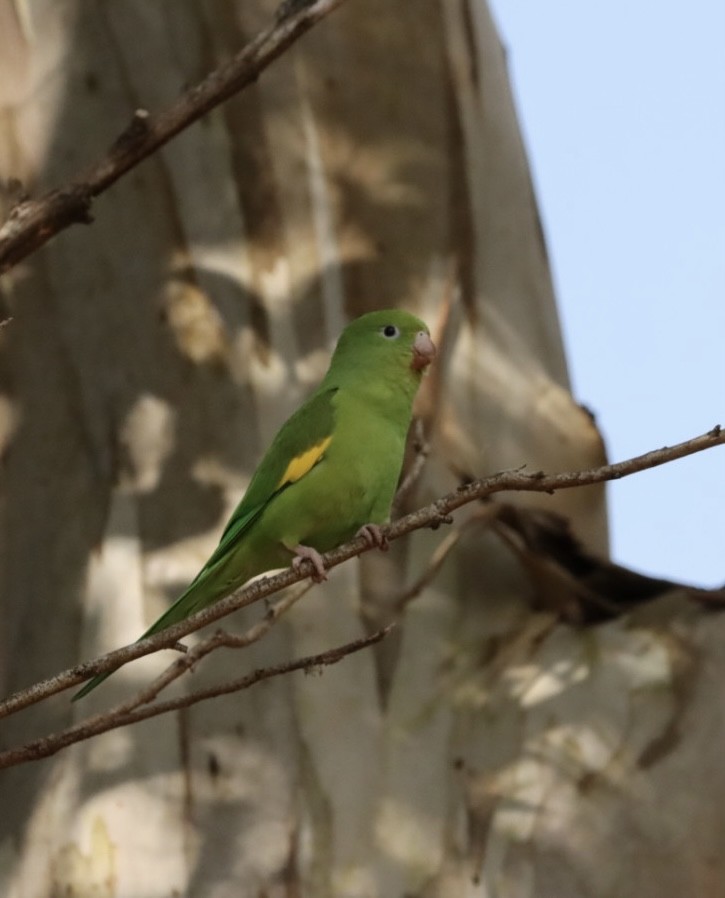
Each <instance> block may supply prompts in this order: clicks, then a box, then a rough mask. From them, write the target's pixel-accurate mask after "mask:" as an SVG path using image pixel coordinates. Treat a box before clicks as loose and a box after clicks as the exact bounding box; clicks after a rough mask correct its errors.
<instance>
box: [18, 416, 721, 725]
mask: <svg viewBox="0 0 725 898" xmlns="http://www.w3.org/2000/svg"><path fill="white" fill-rule="evenodd" d="M724 443H725V431H723V430H722V428H721V427H720V426H719V425H718V426H716V427H714V428H713V429H712V430H710V431H709V432H708V433H705V434H703V435H702V436H698V437H694V438H693V439H691V440H686V441H685V442H684V443H678V444H677V445H676V446H670V447H664V448H662V449H656V450H654V451H653V452H647V453H646V454H644V455H640V456H637V457H636V458H631V459H628V460H626V461H622V462H618V463H617V464H612V465H602V466H601V467H598V468H593V469H591V470H588V471H573V472H566V473H561V474H545V473H544V472H543V471H539V472H537V473H534V474H527V473H524V471H523V470H522V469H519V470H516V471H503V472H501V473H499V474H494V475H492V476H491V477H486V478H484V479H482V480H473V481H471V482H470V483H467V484H466V485H465V486H462V487H460V488H459V489H458V490H456V491H455V492H453V493H449V494H448V495H447V496H443V497H442V498H440V499H438V500H436V501H435V502H433V504H432V505H429V506H427V507H426V508H421V509H419V510H418V511H414V512H413V513H412V514H409V515H406V516H405V517H404V518H400V519H399V520H397V521H395V523H393V524H391V525H390V526H389V527H387V528H385V533H386V535H387V538H388V540H389V541H392V540H396V539H399V538H400V537H401V536H404V535H406V534H407V533H410V532H411V531H413V530H418V529H420V528H422V527H434V528H435V527H438V526H439V525H440V524H441V523H443V522H449V521H450V520H451V518H450V514H451V512H452V511H455V510H456V509H457V508H460V507H461V506H463V505H467V504H468V503H470V502H474V501H476V500H479V499H483V498H485V497H486V496H490V495H492V494H493V493H499V492H503V491H511V492H515V491H527V492H546V493H554V492H556V491H557V490H561V489H571V488H573V487H580V486H589V485H591V484H595V483H602V482H603V481H607V480H618V479H620V478H622V477H627V476H629V475H630V474H636V473H638V472H639V471H644V470H647V469H648V468H654V467H657V466H659V465H663V464H666V463H668V462H672V461H675V460H676V459H678V458H684V457H686V456H688V455H693V454H694V453H696V452H702V451H703V450H705V449H710V448H712V447H714V446H719V445H722V444H724ZM369 548H370V547H369V545H368V543H367V541H366V540H365V539H364V538H362V537H358V538H356V539H353V540H351V541H350V542H348V543H345V544H344V545H342V546H339V547H338V548H337V549H333V550H332V551H331V552H327V553H326V554H325V555H324V556H323V560H324V563H325V567H326V568H328V569H329V568H333V567H336V566H337V565H339V564H342V563H343V562H344V561H347V560H348V559H349V558H353V557H354V556H356V555H361V554H362V553H363V552H365V551H367V550H369ZM311 573H312V565H311V563H310V562H304V563H303V564H301V565H300V567H299V568H298V569H297V570H294V569H292V568H289V569H288V570H285V571H283V572H282V573H280V574H275V575H274V576H271V577H263V578H261V579H260V580H257V581H256V582H255V583H252V584H251V585H250V586H247V587H245V588H243V589H240V590H237V591H236V592H234V593H232V594H231V595H230V596H227V597H226V598H225V599H221V600H220V601H219V602H216V603H215V604H214V605H211V606H210V607H208V608H205V609H203V610H202V611H199V612H197V613H196V614H193V615H191V616H190V617H188V618H187V619H186V620H184V621H181V622H180V623H178V624H175V625H174V626H173V627H169V628H168V629H167V630H164V631H163V632H161V633H157V634H155V635H154V636H149V637H147V638H146V639H142V640H140V641H139V642H135V643H133V644H132V645H128V646H124V647H123V648H120V649H116V650H115V651H113V652H109V653H108V654H106V655H102V656H101V657H100V658H97V659H95V660H93V661H87V662H85V663H83V664H78V665H76V666H75V667H72V668H70V669H68V670H65V671H62V672H61V673H59V674H56V675H55V676H53V677H49V678H48V679H47V680H43V681H41V682H39V683H35V684H34V685H33V686H30V687H29V688H27V689H24V690H21V691H20V692H16V693H15V694H14V695H11V696H10V697H9V698H7V699H5V700H4V701H2V702H0V718H2V717H7V716H9V715H10V714H13V713H16V712H17V711H20V710H21V709H23V708H26V707H28V706H30V705H33V704H36V703H37V702H39V701H43V700H44V699H46V698H48V697H49V696H51V695H55V694H56V693H58V692H62V691H63V690H65V689H69V688H70V687H72V686H77V685H78V684H79V683H83V682H85V681H86V680H87V679H89V678H90V677H92V676H95V675H96V674H98V673H105V672H106V671H109V670H115V669H116V668H117V667H120V666H121V665H122V664H125V663H126V662H128V661H133V660H134V659H136V658H140V657H142V656H143V655H148V654H150V653H151V652H155V651H157V650H158V649H161V648H168V647H169V646H173V645H174V644H175V643H176V642H178V640H179V639H180V638H182V637H183V636H186V635H187V634H188V633H191V632H193V631H195V630H199V629H200V628H201V627H204V626H207V625H208V624H211V623H214V622H215V621H217V620H220V619H221V618H222V617H226V615H227V614H231V612H233V611H237V610H238V609H239V608H244V607H246V606H247V605H251V604H252V603H254V602H258V601H259V600H260V599H263V598H266V597H267V596H269V595H271V594H272V593H275V592H278V591H279V590H281V589H284V588H286V587H288V586H291V585H292V584H293V583H297V582H299V581H300V580H303V579H306V578H307V577H309V576H310V574H311Z"/></svg>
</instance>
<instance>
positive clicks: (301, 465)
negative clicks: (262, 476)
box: [277, 436, 332, 489]
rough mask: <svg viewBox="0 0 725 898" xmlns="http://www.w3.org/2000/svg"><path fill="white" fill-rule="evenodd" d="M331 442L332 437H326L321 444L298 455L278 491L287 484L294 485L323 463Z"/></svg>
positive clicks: (289, 465) (290, 465) (289, 466)
mask: <svg viewBox="0 0 725 898" xmlns="http://www.w3.org/2000/svg"><path fill="white" fill-rule="evenodd" d="M331 442H332V437H331V436H329V437H325V439H324V440H320V442H319V443H315V445H314V446H310V448H309V449H307V450H305V451H304V452H303V453H302V454H301V455H296V456H295V457H294V458H293V459H292V461H291V462H290V463H289V464H288V465H287V470H286V471H285V472H284V474H283V475H282V477H281V479H280V481H279V483H278V484H277V489H280V488H281V487H283V486H284V485H285V484H286V483H294V482H295V481H296V480H299V479H300V477H304V476H305V474H307V472H308V471H311V470H312V468H314V466H315V465H316V464H317V462H318V461H322V456H323V455H324V454H325V449H327V447H328V446H329V445H330V443H331Z"/></svg>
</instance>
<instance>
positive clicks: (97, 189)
mask: <svg viewBox="0 0 725 898" xmlns="http://www.w3.org/2000/svg"><path fill="white" fill-rule="evenodd" d="M342 2H343V0H286V2H284V3H282V4H281V6H280V7H279V8H278V10H277V14H276V16H275V19H274V22H273V23H272V24H271V25H270V26H269V27H268V28H266V29H264V30H263V31H261V32H260V33H259V34H258V35H257V36H256V37H255V38H253V39H252V40H251V41H250V42H249V43H248V44H247V45H246V46H245V47H243V48H242V49H241V50H240V51H239V52H238V53H237V54H236V55H235V56H234V57H233V58H232V59H231V60H229V61H228V62H226V63H224V64H223V65H220V66H219V67H218V68H216V69H214V71H212V72H211V73H210V74H208V75H207V76H206V78H204V80H203V81H200V82H199V84H197V85H196V86H195V87H192V88H190V89H189V90H187V91H185V92H184V93H183V94H182V95H181V96H180V97H179V99H178V100H177V101H176V102H175V103H174V104H173V105H172V106H170V107H169V108H168V109H166V110H163V111H161V112H158V113H154V114H152V113H149V112H147V111H146V110H145V109H137V110H136V112H135V113H134V115H133V118H132V119H131V121H130V122H129V124H128V125H127V126H126V128H125V129H124V130H123V131H122V132H121V134H120V135H119V136H118V137H117V138H116V140H115V141H114V142H113V144H112V146H111V147H110V149H109V150H108V152H107V153H106V155H105V156H104V157H103V158H101V159H100V160H99V161H98V162H96V163H95V164H94V165H92V166H90V167H89V168H88V169H87V170H86V171H85V172H83V173H81V174H80V175H78V176H77V177H76V178H75V179H73V180H72V181H71V183H70V184H69V185H68V186H66V187H62V188H60V189H56V190H51V191H50V192H48V193H46V194H44V195H43V196H41V197H38V198H37V199H27V198H24V199H22V200H21V201H20V202H19V203H17V204H16V205H15V206H14V207H13V208H12V209H11V211H10V215H9V216H8V218H7V220H6V221H5V223H4V224H3V225H2V227H0V274H3V273H4V272H6V271H8V270H9V269H10V268H12V267H13V266H14V265H16V264H17V263H18V262H19V261H21V260H22V259H24V258H26V257H27V256H29V255H30V254H31V253H32V252H34V251H35V250H37V249H39V248H40V247H41V246H43V245H44V244H45V243H47V241H48V240H50V238H51V237H54V236H55V235H56V234H58V233H59V232H60V231H62V230H64V229H65V228H67V227H69V226H70V225H73V224H89V223H90V222H92V221H93V216H92V213H91V206H92V201H93V198H94V197H96V196H98V195H99V194H101V193H103V192H104V191H105V190H108V188H109V187H110V186H111V185H112V184H114V183H115V182H116V181H117V180H118V179H119V178H120V177H121V176H122V175H124V174H126V172H128V171H129V170H130V169H132V168H134V167H135V166H136V165H138V164H139V162H142V161H143V160H144V159H146V158H147V157H148V156H150V155H151V154H152V153H154V152H156V150H158V149H159V147H162V146H163V145H164V144H165V143H168V141H169V140H171V138H172V137H175V136H176V135H177V134H178V133H179V132H180V131H183V130H184V129H185V128H187V127H188V126H189V125H191V124H192V123H193V122H195V121H197V120H198V119H200V118H201V117H202V116H203V115H206V113H208V112H210V111H211V110H212V109H214V108H215V107H216V106H218V105H219V104H220V103H222V102H224V101H225V100H228V99H229V98H230V97H231V96H233V95H234V94H236V93H238V92H239V91H241V90H242V89H243V88H245V87H248V86H249V85H250V84H253V83H254V82H255V81H256V80H257V79H258V78H259V76H260V74H261V73H262V72H263V71H264V70H265V69H266V68H267V67H268V66H269V65H270V63H272V62H274V60H275V59H277V57H278V56H280V55H281V54H282V53H284V51H285V50H286V49H287V48H288V47H289V46H291V45H292V44H293V43H294V42H295V41H296V40H297V39H298V38H299V37H301V36H302V35H303V34H304V33H305V32H306V31H308V30H309V29H310V28H311V27H312V26H313V25H314V24H315V23H316V22H318V21H319V20H320V19H322V18H323V17H324V16H326V15H328V13H330V12H332V11H333V10H334V9H335V8H336V7H338V6H339V5H340V4H341V3H342Z"/></svg>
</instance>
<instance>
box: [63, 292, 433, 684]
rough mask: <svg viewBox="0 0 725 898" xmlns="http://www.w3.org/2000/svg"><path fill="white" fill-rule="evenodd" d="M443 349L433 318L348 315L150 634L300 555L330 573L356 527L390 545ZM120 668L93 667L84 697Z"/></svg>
mask: <svg viewBox="0 0 725 898" xmlns="http://www.w3.org/2000/svg"><path fill="white" fill-rule="evenodd" d="M435 354H436V349H435V346H434V344H433V341H432V340H431V338H430V333H429V331H428V328H427V327H426V325H425V324H424V323H423V322H422V321H421V320H420V319H419V318H416V317H415V316H414V315H411V314H409V313H408V312H404V311H400V310H389V311H381V312H370V313H369V314H367V315H363V316H361V317H360V318H357V319H356V320H355V321H353V322H352V323H351V324H350V325H348V327H346V328H345V330H344V331H343V333H342V335H341V336H340V339H339V340H338V343H337V346H336V348H335V352H334V354H333V356H332V360H331V362H330V367H329V369H328V371H327V374H326V375H325V377H324V379H323V381H322V383H321V384H320V386H319V387H318V388H317V390H315V392H314V393H313V394H312V395H311V396H310V398H309V399H308V400H307V401H306V402H305V403H304V404H303V405H302V406H301V408H299V409H298V410H297V411H296V412H295V413H294V414H293V415H292V417H291V418H289V420H288V421H287V422H286V423H285V424H284V425H283V426H282V428H281V430H280V431H279V433H278V434H277V436H276V437H275V438H274V440H273V441H272V445H271V446H270V447H269V450H268V451H267V454H266V455H265V456H264V458H263V459H262V461H261V462H260V464H259V467H258V468H257V470H256V471H255V473H254V476H253V477H252V480H251V482H250V484H249V487H248V489H247V491H246V493H245V494H244V497H243V498H242V500H241V502H240V503H239V505H238V506H237V507H236V509H235V511H234V513H233V514H232V516H231V519H230V520H229V523H228V524H227V526H226V528H225V530H224V532H223V533H222V537H221V540H220V542H219V545H218V546H217V548H216V550H215V552H214V553H213V555H212V556H211V558H210V559H209V560H208V561H207V563H206V564H205V565H204V567H203V568H202V569H201V571H200V572H199V573H198V574H197V576H196V577H195V578H194V580H193V581H192V582H191V584H190V585H189V587H188V588H187V589H186V590H185V592H183V593H182V594H181V595H180V596H179V598H178V599H177V600H176V601H175V602H174V604H173V605H172V606H171V607H170V608H169V609H168V611H166V612H165V613H164V614H162V615H161V617H160V618H159V619H158V620H157V621H156V623H155V624H153V625H152V626H151V627H149V629H148V630H147V631H146V632H145V633H144V634H143V636H141V637H140V638H141V639H143V638H145V637H146V636H151V635H152V634H154V633H158V632H160V631H161V630H165V629H166V628H167V627H170V626H172V624H176V623H178V622H179V621H181V620H184V619H185V618H186V617H188V616H189V615H190V614H193V613H194V612H196V611H200V610H201V609H202V608H206V607H207V606H208V605H211V604H212V603H213V602H216V601H218V600H219V599H221V598H223V597H224V596H226V595H229V593H231V592H233V591H234V590H235V589H237V588H238V587H240V586H241V585H242V584H244V583H246V581H247V580H249V579H250V578H251V577H254V576H256V575H257V574H261V573H264V572H265V571H269V570H272V569H274V568H281V567H286V566H287V564H288V563H289V561H290V559H291V560H292V565H293V566H294V567H295V568H298V567H299V566H300V565H301V564H302V563H303V561H304V560H306V559H307V560H309V561H310V562H311V565H312V577H313V579H315V580H317V581H321V580H324V579H325V577H326V573H325V568H324V565H323V563H322V558H321V557H320V553H322V552H327V551H329V550H330V549H333V548H335V547H336V546H338V545H340V543H343V542H345V541H346V540H348V539H351V538H352V537H353V536H355V535H356V534H357V535H362V536H364V537H365V538H366V539H367V540H368V542H369V543H370V545H378V546H382V545H383V537H382V534H381V531H380V525H381V524H383V523H385V522H386V521H387V520H388V518H389V515H390V506H391V504H392V501H393V497H394V495H395V489H396V486H397V483H398V479H399V477H400V471H401V468H402V464H403V453H404V450H405V440H406V435H407V432H408V428H409V426H410V420H411V416H412V410H413V399H414V398H415V394H416V392H417V390H418V386H419V385H420V382H421V378H422V376H423V372H424V371H425V369H426V367H427V366H428V365H429V364H430V362H431V361H432V360H433V358H434V357H435ZM111 673H113V671H109V672H107V673H103V674H99V675H98V676H96V677H94V678H93V679H92V680H90V681H89V682H88V683H87V684H86V685H85V686H84V687H83V688H82V689H81V690H80V691H79V692H78V693H77V694H76V695H75V696H74V700H75V699H79V698H82V697H83V696H84V695H87V694H88V693H89V692H90V691H91V690H92V689H95V687H96V686H98V684H99V683H101V682H102V681H103V680H105V679H106V677H108V676H110V674H111Z"/></svg>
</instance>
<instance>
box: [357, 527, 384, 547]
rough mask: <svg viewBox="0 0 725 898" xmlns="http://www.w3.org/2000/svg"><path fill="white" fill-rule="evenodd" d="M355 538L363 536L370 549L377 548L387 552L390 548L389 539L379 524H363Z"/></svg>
mask: <svg viewBox="0 0 725 898" xmlns="http://www.w3.org/2000/svg"><path fill="white" fill-rule="evenodd" d="M355 536H362V538H363V539H364V540H365V542H366V543H367V544H368V546H370V548H372V547H373V546H377V547H378V549H380V550H382V551H383V552H387V551H388V548H389V547H390V543H389V542H388V537H387V536H386V535H385V534H384V533H383V531H382V528H381V527H379V526H378V525H377V524H363V526H362V527H361V528H360V529H359V530H358V532H357V533H356V534H355Z"/></svg>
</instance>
